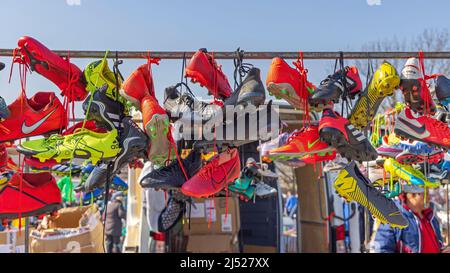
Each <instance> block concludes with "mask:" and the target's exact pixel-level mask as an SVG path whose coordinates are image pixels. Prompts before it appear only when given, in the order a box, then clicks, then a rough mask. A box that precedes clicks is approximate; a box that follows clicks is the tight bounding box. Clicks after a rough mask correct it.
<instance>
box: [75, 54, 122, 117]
mask: <svg viewBox="0 0 450 273" xmlns="http://www.w3.org/2000/svg"><path fill="white" fill-rule="evenodd" d="M84 76H85V78H86V81H87V85H86V90H88V91H89V92H91V93H94V92H95V91H97V90H98V89H101V88H102V87H103V86H104V85H106V87H105V89H104V91H103V92H104V94H105V95H106V96H108V98H110V99H111V100H114V101H117V102H119V103H121V104H122V105H123V106H125V105H126V100H125V98H123V97H122V96H121V95H120V94H119V90H120V89H121V87H122V83H123V80H124V79H123V78H122V76H121V74H120V73H118V77H117V83H116V77H115V75H114V72H113V71H111V69H110V68H109V66H108V60H107V59H103V60H99V61H94V62H92V63H90V64H88V65H87V67H86V68H85V69H84ZM116 84H117V85H118V87H119V88H117V86H116ZM117 89H118V90H117ZM125 110H128V109H126V107H124V111H125Z"/></svg>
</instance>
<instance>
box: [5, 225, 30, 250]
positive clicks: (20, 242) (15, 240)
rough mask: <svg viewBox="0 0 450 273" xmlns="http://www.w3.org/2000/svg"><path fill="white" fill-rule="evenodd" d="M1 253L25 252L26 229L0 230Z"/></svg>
mask: <svg viewBox="0 0 450 273" xmlns="http://www.w3.org/2000/svg"><path fill="white" fill-rule="evenodd" d="M0 253H25V230H24V229H22V231H18V230H16V229H11V230H6V231H2V232H0Z"/></svg>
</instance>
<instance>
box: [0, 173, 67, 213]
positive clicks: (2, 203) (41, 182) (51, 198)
mask: <svg viewBox="0 0 450 273" xmlns="http://www.w3.org/2000/svg"><path fill="white" fill-rule="evenodd" d="M19 200H20V201H19ZM61 203H62V199H61V191H60V190H59V188H58V186H57V185H56V181H55V178H54V177H53V176H52V175H51V174H50V173H25V174H23V175H22V177H21V174H19V173H15V174H14V176H13V177H12V178H11V180H10V181H9V182H8V184H6V186H4V187H3V188H2V189H1V190H0V219H17V218H19V217H29V216H38V215H41V214H45V213H52V212H54V211H57V210H58V209H60V208H62V204H61Z"/></svg>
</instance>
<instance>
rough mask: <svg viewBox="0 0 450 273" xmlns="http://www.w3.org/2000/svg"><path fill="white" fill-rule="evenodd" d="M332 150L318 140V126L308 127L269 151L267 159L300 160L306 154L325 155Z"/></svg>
mask: <svg viewBox="0 0 450 273" xmlns="http://www.w3.org/2000/svg"><path fill="white" fill-rule="evenodd" d="M332 150H334V149H333V148H332V147H330V146H328V144H326V143H325V142H323V141H321V140H320V137H319V126H313V125H311V126H309V127H306V128H303V129H302V130H301V131H299V132H295V133H294V134H292V135H291V136H290V137H289V139H288V142H287V143H286V144H285V145H283V146H281V147H279V148H276V149H273V150H270V151H269V155H268V157H270V158H272V159H277V158H280V159H291V158H301V157H303V156H305V155H308V154H317V153H326V152H330V151H332Z"/></svg>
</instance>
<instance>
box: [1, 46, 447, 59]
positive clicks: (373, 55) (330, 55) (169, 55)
mask: <svg viewBox="0 0 450 273" xmlns="http://www.w3.org/2000/svg"><path fill="white" fill-rule="evenodd" d="M53 52H55V53H56V54H58V55H60V56H67V55H68V53H69V52H70V57H71V58H88V59H89V58H93V59H95V58H103V57H104V56H105V52H106V51H87V50H70V51H69V50H53ZM211 52H214V51H211ZM117 53H118V57H119V58H120V59H145V58H147V56H148V55H149V53H150V56H151V57H153V58H160V59H172V60H176V59H183V58H191V57H192V55H193V54H194V53H195V52H193V51H186V52H183V51H117ZM340 54H341V52H339V51H334V52H331V51H323V52H320V51H317V52H312V51H308V52H303V58H304V59H310V60H334V59H337V58H339V57H340ZM342 54H343V56H344V58H345V59H406V58H409V57H414V56H418V52H363V51H346V52H342ZM12 56H13V49H0V57H12ZM115 56H116V51H112V50H111V51H110V53H109V54H108V58H115ZM298 56H299V52H273V51H267V52H263V51H257V52H251V51H248V52H246V51H244V58H245V59H250V60H270V59H272V58H274V57H280V58H283V59H297V58H298ZM235 57H236V52H234V51H217V52H214V58H216V59H229V60H232V59H234V58H235ZM424 57H425V58H427V59H450V51H441V52H424Z"/></svg>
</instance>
